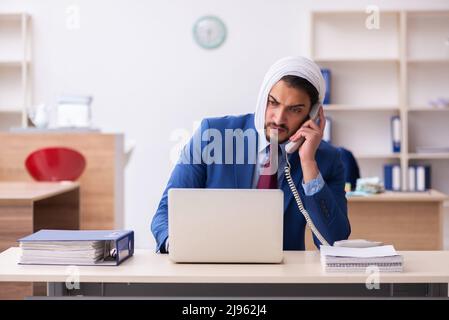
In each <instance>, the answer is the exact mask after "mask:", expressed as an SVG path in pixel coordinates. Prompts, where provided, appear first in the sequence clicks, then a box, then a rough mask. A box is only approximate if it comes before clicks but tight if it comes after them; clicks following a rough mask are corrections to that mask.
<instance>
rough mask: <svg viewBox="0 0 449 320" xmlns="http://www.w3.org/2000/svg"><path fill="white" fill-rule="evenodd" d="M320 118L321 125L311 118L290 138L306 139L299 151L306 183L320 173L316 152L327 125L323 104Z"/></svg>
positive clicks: (294, 139) (319, 113) (294, 140)
mask: <svg viewBox="0 0 449 320" xmlns="http://www.w3.org/2000/svg"><path fill="white" fill-rule="evenodd" d="M318 118H319V119H320V123H319V125H318V124H317V123H316V122H315V121H316V119H309V120H307V121H306V122H304V124H303V125H302V126H301V128H299V129H298V131H296V133H294V134H293V135H292V136H291V137H290V138H289V140H290V141H292V142H297V141H299V140H301V139H304V143H303V144H302V145H301V146H300V148H299V150H298V153H299V159H300V161H301V167H302V169H303V175H304V182H305V183H307V182H308V181H310V180H313V179H315V178H316V177H317V175H318V166H317V164H316V161H315V153H316V150H317V149H318V146H319V145H320V142H321V139H322V138H323V132H324V127H325V126H326V119H325V118H324V111H323V107H322V106H320V110H319V112H318Z"/></svg>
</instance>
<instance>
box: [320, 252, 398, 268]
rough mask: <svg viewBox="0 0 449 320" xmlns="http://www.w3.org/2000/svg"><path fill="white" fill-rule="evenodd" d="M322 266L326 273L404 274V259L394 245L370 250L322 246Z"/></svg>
mask: <svg viewBox="0 0 449 320" xmlns="http://www.w3.org/2000/svg"><path fill="white" fill-rule="evenodd" d="M320 251H321V252H320V254H321V265H322V267H323V270H324V271H326V272H366V271H367V268H374V270H379V271H380V272H402V271H403V265H404V262H403V257H402V256H401V255H400V254H398V253H397V252H396V250H395V249H394V247H393V246H392V245H385V246H376V247H370V248H347V247H331V246H321V247H320Z"/></svg>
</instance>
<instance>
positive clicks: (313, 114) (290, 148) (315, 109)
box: [285, 102, 321, 153]
mask: <svg viewBox="0 0 449 320" xmlns="http://www.w3.org/2000/svg"><path fill="white" fill-rule="evenodd" d="M320 107H321V104H320V102H317V103H315V104H314V105H313V106H312V108H310V112H309V117H308V118H307V119H306V121H307V120H309V119H312V120H313V121H316V119H318V114H319V111H320ZM304 122H305V121H304ZM304 141H305V139H304V137H301V138H300V139H299V140H298V141H290V142H289V143H287V145H286V146H285V151H286V152H287V153H293V152H295V151H296V150H298V149H299V147H300V146H302V144H303V143H304Z"/></svg>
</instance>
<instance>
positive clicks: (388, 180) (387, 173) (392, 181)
mask: <svg viewBox="0 0 449 320" xmlns="http://www.w3.org/2000/svg"><path fill="white" fill-rule="evenodd" d="M384 186H385V189H386V190H390V191H400V190H401V167H400V166H399V165H397V164H386V165H384Z"/></svg>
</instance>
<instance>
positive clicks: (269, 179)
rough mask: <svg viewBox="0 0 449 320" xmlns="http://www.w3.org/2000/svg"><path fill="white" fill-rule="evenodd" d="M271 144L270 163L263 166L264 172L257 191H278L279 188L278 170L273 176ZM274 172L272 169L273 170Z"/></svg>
mask: <svg viewBox="0 0 449 320" xmlns="http://www.w3.org/2000/svg"><path fill="white" fill-rule="evenodd" d="M270 152H271V144H270V145H269V146H268V162H267V163H265V164H264V165H263V168H262V171H261V173H260V176H259V181H257V189H277V188H278V173H277V170H276V171H275V172H274V173H273V174H271V172H270V168H269V166H270V159H271V154H270ZM271 170H272V169H271Z"/></svg>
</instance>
